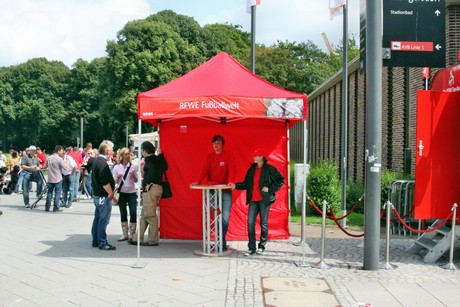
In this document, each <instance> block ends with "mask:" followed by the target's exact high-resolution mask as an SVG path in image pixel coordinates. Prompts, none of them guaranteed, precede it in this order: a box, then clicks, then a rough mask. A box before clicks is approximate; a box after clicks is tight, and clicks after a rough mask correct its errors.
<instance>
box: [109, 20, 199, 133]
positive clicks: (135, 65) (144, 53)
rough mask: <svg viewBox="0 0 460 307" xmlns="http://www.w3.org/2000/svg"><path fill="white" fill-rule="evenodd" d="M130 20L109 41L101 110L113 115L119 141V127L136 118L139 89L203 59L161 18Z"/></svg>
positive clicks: (192, 66)
mask: <svg viewBox="0 0 460 307" xmlns="http://www.w3.org/2000/svg"><path fill="white" fill-rule="evenodd" d="M151 19H152V18H148V19H145V20H138V21H131V22H128V23H127V24H126V25H125V27H124V28H123V29H122V30H121V31H119V33H118V36H117V38H118V39H117V41H116V42H115V41H110V42H108V44H107V53H108V57H107V65H106V73H105V78H104V88H105V89H106V90H107V96H106V98H105V99H104V100H103V104H102V110H101V112H102V113H104V114H110V115H111V116H110V118H109V122H110V126H113V127H115V129H112V131H113V135H112V136H111V137H112V138H113V139H114V140H120V139H122V138H121V135H120V128H122V127H124V126H125V123H126V122H135V120H136V118H137V105H136V96H137V93H138V92H142V91H146V90H149V89H151V88H155V87H158V86H160V85H162V84H165V83H167V82H169V81H171V80H173V79H175V78H177V77H179V76H181V75H183V74H185V73H186V72H188V71H190V70H191V69H192V68H195V67H196V66H198V65H199V64H201V63H202V62H203V61H204V57H203V56H202V55H201V54H200V51H199V49H198V48H197V47H195V46H193V45H190V44H189V43H188V41H187V40H186V39H184V38H182V37H181V36H180V33H177V32H175V31H174V29H173V28H171V26H169V25H168V24H166V23H163V22H160V21H154V20H151Z"/></svg>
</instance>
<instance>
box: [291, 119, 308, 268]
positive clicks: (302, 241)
mask: <svg viewBox="0 0 460 307" xmlns="http://www.w3.org/2000/svg"><path fill="white" fill-rule="evenodd" d="M307 141H308V129H307V121H306V120H304V122H303V182H304V185H303V188H302V218H301V223H302V224H301V228H300V232H301V236H300V242H298V243H294V245H302V260H301V261H298V262H296V263H295V264H296V265H297V266H300V267H310V264H309V263H307V262H305V247H307V246H309V244H308V243H306V241H305V239H306V238H305V228H306V225H307V220H306V206H307V202H306V199H307V154H308V143H307Z"/></svg>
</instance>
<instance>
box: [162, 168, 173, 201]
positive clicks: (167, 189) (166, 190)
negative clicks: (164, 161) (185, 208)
mask: <svg viewBox="0 0 460 307" xmlns="http://www.w3.org/2000/svg"><path fill="white" fill-rule="evenodd" d="M161 186H162V187H163V194H161V198H171V197H172V191H171V186H170V185H169V181H168V176H166V172H163V179H162V181H161Z"/></svg>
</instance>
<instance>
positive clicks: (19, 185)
mask: <svg viewBox="0 0 460 307" xmlns="http://www.w3.org/2000/svg"><path fill="white" fill-rule="evenodd" d="M26 173H27V172H26V171H21V172H20V173H19V178H18V183H17V184H16V186H15V187H14V193H19V188H21V189H22V181H23V180H24V175H25V174H26ZM31 189H32V183H31V182H29V190H31Z"/></svg>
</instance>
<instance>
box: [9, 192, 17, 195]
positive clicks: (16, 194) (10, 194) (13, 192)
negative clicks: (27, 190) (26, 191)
mask: <svg viewBox="0 0 460 307" xmlns="http://www.w3.org/2000/svg"><path fill="white" fill-rule="evenodd" d="M10 195H18V194H17V193H14V192H13V193H11V194H10Z"/></svg>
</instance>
